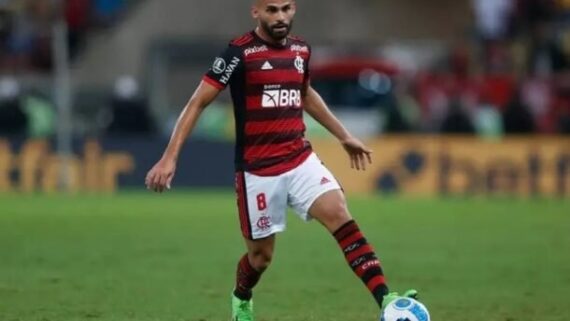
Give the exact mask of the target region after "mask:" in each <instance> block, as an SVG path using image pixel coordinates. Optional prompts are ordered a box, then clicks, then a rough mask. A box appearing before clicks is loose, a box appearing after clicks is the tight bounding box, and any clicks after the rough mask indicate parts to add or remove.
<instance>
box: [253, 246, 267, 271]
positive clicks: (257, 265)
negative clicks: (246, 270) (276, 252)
mask: <svg viewBox="0 0 570 321" xmlns="http://www.w3.org/2000/svg"><path fill="white" fill-rule="evenodd" d="M272 258H273V253H272V251H270V250H266V249H259V250H255V251H252V252H250V253H249V262H250V263H251V266H252V267H253V268H254V269H255V270H257V271H259V272H263V271H265V270H266V269H267V268H268V267H269V265H270V264H271V260H272Z"/></svg>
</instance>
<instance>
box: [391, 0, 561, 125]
mask: <svg viewBox="0 0 570 321" xmlns="http://www.w3.org/2000/svg"><path fill="white" fill-rule="evenodd" d="M471 5H472V9H473V15H474V24H475V25H474V28H473V30H474V32H473V33H472V37H470V38H469V41H462V42H460V44H459V45H457V46H455V47H454V48H452V49H451V50H450V51H449V54H448V56H447V57H446V58H445V59H444V60H443V61H442V62H441V63H439V64H436V65H434V66H432V68H431V69H428V70H423V71H421V72H420V73H419V74H418V75H416V77H415V79H414V80H413V84H412V85H411V86H410V87H411V90H410V92H405V93H400V96H403V97H404V99H402V100H401V101H402V102H401V103H399V105H400V106H398V109H397V110H396V112H394V113H392V114H393V115H392V116H391V119H392V123H391V124H389V128H388V130H393V131H406V130H424V131H425V130H427V131H439V132H443V133H478V134H480V135H483V136H498V135H502V134H503V133H521V134H523V133H545V134H547V133H564V134H570V64H569V63H570V60H569V59H570V1H569V0H471ZM406 95H407V96H406ZM410 96H411V97H410ZM410 98H414V99H415V102H416V105H417V106H418V107H419V109H420V112H416V113H414V112H410V109H411V108H413V106H412V107H410V104H406V103H405V102H406V101H409V100H410ZM406 115H420V116H416V117H406ZM390 127H391V128H390Z"/></svg>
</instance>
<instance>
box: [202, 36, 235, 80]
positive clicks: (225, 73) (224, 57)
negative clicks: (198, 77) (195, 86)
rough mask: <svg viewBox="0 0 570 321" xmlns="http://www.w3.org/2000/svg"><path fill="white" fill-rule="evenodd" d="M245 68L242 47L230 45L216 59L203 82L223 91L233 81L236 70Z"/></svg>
mask: <svg viewBox="0 0 570 321" xmlns="http://www.w3.org/2000/svg"><path fill="white" fill-rule="evenodd" d="M242 66H243V53H242V50H241V48H240V47H237V46H233V45H229V46H228V47H227V48H226V49H225V50H224V51H223V52H222V53H221V54H220V55H219V56H218V57H216V59H214V63H213V64H212V67H210V70H208V72H207V73H206V74H205V75H204V77H203V80H204V81H205V82H207V83H209V84H210V85H212V86H214V87H216V88H218V89H220V90H223V89H225V88H226V87H227V86H228V85H229V84H230V82H231V81H232V80H233V78H235V77H233V76H234V74H236V70H238V69H239V68H242Z"/></svg>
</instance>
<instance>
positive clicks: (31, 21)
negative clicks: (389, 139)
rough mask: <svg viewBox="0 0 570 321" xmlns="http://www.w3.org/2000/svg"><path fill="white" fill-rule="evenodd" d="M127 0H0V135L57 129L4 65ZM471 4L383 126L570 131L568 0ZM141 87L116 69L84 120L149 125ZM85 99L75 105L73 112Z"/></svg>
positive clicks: (40, 98) (13, 66) (18, 63)
mask: <svg viewBox="0 0 570 321" xmlns="http://www.w3.org/2000/svg"><path fill="white" fill-rule="evenodd" d="M128 2H129V0H0V135H2V134H5V133H13V132H18V129H17V128H20V129H21V128H22V126H24V128H27V132H28V134H30V135H34V136H41V135H48V134H49V133H53V128H54V125H53V124H54V122H55V111H54V106H53V103H52V102H53V100H52V99H50V98H49V97H48V95H42V94H40V93H39V92H37V91H33V90H32V91H24V90H22V89H21V88H20V86H19V83H18V80H17V78H14V77H12V78H10V77H2V76H1V75H2V74H9V75H14V74H15V75H18V74H20V73H21V72H26V71H30V70H32V71H35V72H42V71H49V70H50V69H51V61H52V57H51V37H52V33H51V24H52V22H53V21H54V19H57V17H60V18H63V19H65V20H66V21H67V24H68V26H69V38H68V45H69V48H70V52H71V55H72V57H75V56H76V55H77V53H78V52H80V51H81V48H83V47H84V46H86V42H87V39H89V37H88V36H89V34H90V33H91V32H97V30H101V29H102V28H105V27H109V26H113V25H114V24H115V23H116V22H117V19H118V18H120V17H121V15H122V13H123V12H124V10H125V6H126V5H127V4H128ZM470 5H471V8H472V15H473V19H472V21H473V26H472V28H471V30H470V31H468V32H465V31H462V30H458V31H457V32H458V39H461V40H459V41H457V42H456V43H455V45H452V46H451V47H450V48H449V49H448V50H447V54H446V55H443V57H442V58H441V59H438V60H437V61H436V62H435V63H431V64H429V65H427V66H424V67H422V68H420V69H419V70H415V71H414V72H413V74H405V73H404V74H403V75H395V76H394V79H393V80H394V81H393V84H394V85H393V86H392V89H391V94H390V95H387V96H389V99H384V100H383V101H382V103H381V106H380V107H381V109H382V111H383V116H384V117H383V120H382V121H383V124H382V125H381V126H380V127H381V129H380V132H427V133H461V134H478V135H480V136H489V137H500V136H502V135H503V134H530V133H535V134H570V0H470ZM370 79H372V80H375V79H376V78H373V77H372V78H370ZM378 79H380V78H378ZM378 79H376V80H378ZM360 80H362V79H360ZM376 83H377V85H379V84H383V83H385V82H381V81H376ZM355 84H356V86H358V84H359V81H358V80H356V81H355ZM360 86H363V84H362V82H360ZM366 86H368V85H366ZM366 86H364V87H366ZM361 89H362V88H361ZM140 92H141V91H140V90H139V88H138V83H137V81H136V80H135V79H134V78H132V77H122V78H120V79H118V80H117V82H116V84H115V86H114V89H113V90H108V89H107V91H106V92H105V93H104V94H103V95H102V96H103V97H104V99H103V100H102V101H99V102H98V105H97V106H95V107H94V109H97V110H98V112H97V113H92V114H90V112H86V113H85V115H87V116H86V117H85V121H86V122H87V123H89V122H94V121H96V122H98V123H100V124H101V126H99V127H101V130H100V131H101V132H103V131H107V132H131V133H142V132H147V133H148V132H150V131H151V130H152V128H154V127H156V126H153V125H152V124H153V123H154V122H156V120H155V119H153V118H152V117H151V116H150V113H149V111H148V108H147V106H148V99H147V98H148V97H146V98H145V97H143V95H141V94H140ZM332 92H333V93H337V94H338V93H339V92H341V91H340V90H337V89H335V88H332ZM353 92H355V91H353ZM364 98H366V99H368V98H369V97H364ZM81 101H83V102H86V101H96V100H91V99H81ZM330 101H332V100H330ZM339 105H340V104H339ZM333 107H335V106H333ZM81 108H82V106H80V105H79V106H74V109H75V111H76V113H78V114H79V112H77V111H78V110H81ZM100 111H104V112H100ZM90 115H94V116H90ZM227 121H228V122H231V119H228V120H227ZM17 124H19V125H17ZM18 126H19V127H18ZM16 127H17V128H16ZM158 127H160V126H158Z"/></svg>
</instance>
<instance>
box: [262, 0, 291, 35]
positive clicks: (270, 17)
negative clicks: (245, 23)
mask: <svg viewBox="0 0 570 321" xmlns="http://www.w3.org/2000/svg"><path fill="white" fill-rule="evenodd" d="M252 16H253V18H254V19H257V21H259V26H260V27H261V28H263V30H264V31H265V33H267V34H268V35H269V36H270V37H271V38H272V39H273V40H275V41H281V40H283V39H285V38H286V37H287V35H289V32H290V31H291V28H292V27H293V16H295V2H294V1H293V0H258V1H256V3H255V5H254V6H253V8H252Z"/></svg>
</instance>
